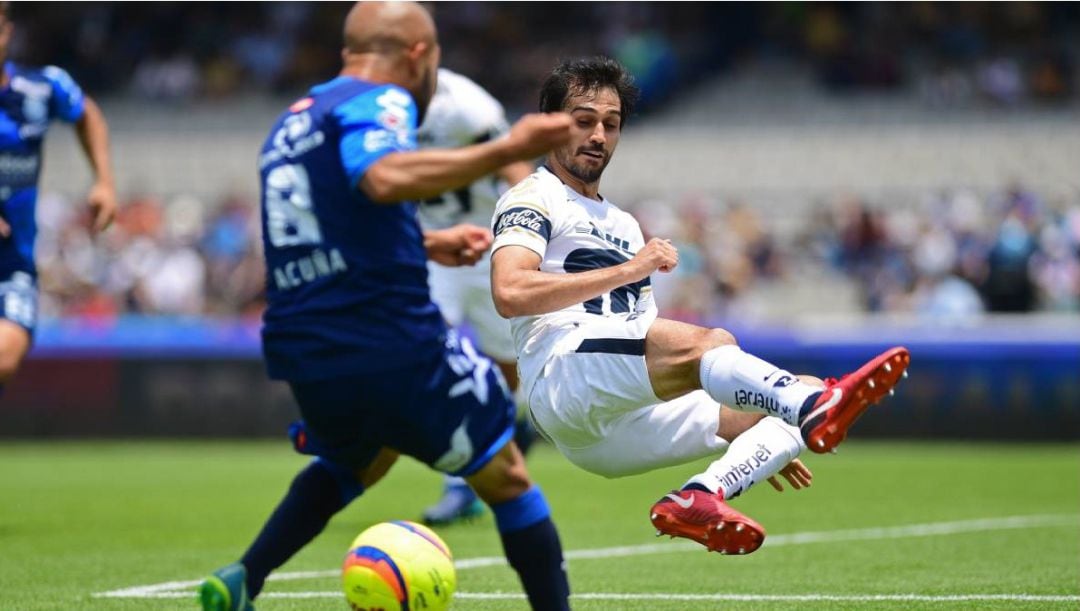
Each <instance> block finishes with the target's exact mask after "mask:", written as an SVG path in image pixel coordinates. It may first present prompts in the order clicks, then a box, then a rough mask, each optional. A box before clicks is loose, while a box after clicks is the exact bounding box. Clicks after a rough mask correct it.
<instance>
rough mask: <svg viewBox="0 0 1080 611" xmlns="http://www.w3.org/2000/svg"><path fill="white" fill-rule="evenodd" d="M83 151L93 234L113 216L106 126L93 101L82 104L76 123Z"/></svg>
mask: <svg viewBox="0 0 1080 611" xmlns="http://www.w3.org/2000/svg"><path fill="white" fill-rule="evenodd" d="M75 132H76V133H77V134H78V136H79V143H80V144H82V148H83V152H84V153H85V154H86V159H87V161H89V162H90V168H91V169H92V170H93V172H94V184H93V186H91V187H90V192H89V194H88V195H87V196H86V203H87V205H89V206H90V211H91V212H92V213H93V215H94V231H103V230H104V229H105V228H106V227H108V226H109V224H110V223H112V220H113V217H114V216H116V186H115V182H114V181H113V173H112V162H111V160H110V158H109V125H108V123H106V122H105V114H104V113H102V112H101V108H100V107H99V106H98V105H97V103H96V102H94V100H92V99H90V98H89V97H87V98H86V99H85V100H84V101H83V116H82V118H80V119H79V120H78V121H76V123H75Z"/></svg>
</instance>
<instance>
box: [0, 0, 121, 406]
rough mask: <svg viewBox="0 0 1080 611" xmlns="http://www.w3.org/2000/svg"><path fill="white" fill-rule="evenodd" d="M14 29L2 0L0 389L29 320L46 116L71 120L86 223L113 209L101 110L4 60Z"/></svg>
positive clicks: (60, 79)
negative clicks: (83, 173) (86, 171)
mask: <svg viewBox="0 0 1080 611" xmlns="http://www.w3.org/2000/svg"><path fill="white" fill-rule="evenodd" d="M14 29H15V26H14V24H13V23H12V21H11V13H10V3H8V2H0V64H3V74H0V392H2V390H3V386H4V385H5V384H7V383H8V382H9V381H10V380H11V378H12V376H14V375H15V371H16V370H17V369H18V368H19V364H20V363H22V360H23V358H24V357H25V356H26V352H27V351H28V350H29V349H30V343H31V340H32V337H33V334H34V328H35V326H36V325H37V301H38V299H37V295H38V286H37V269H36V267H35V265H34V238H35V237H36V236H37V221H36V220H35V216H34V215H35V213H34V208H35V203H36V201H37V183H38V178H39V177H40V174H41V157H42V151H41V146H42V143H43V141H44V139H45V132H46V131H47V130H48V128H49V122H50V121H52V120H53V119H60V120H62V121H66V122H68V123H74V124H75V133H76V134H78V136H79V142H80V143H81V144H82V148H83V152H85V153H86V158H87V160H88V161H89V162H90V168H91V170H92V171H93V173H94V177H95V180H94V184H93V186H92V187H91V188H90V193H89V195H87V198H86V201H87V204H88V205H89V206H90V213H91V215H92V223H93V228H94V230H95V231H103V230H104V229H105V228H106V227H108V226H109V223H111V222H112V219H113V216H114V215H115V214H116V189H115V187H114V184H113V174H112V166H111V164H110V162H109V128H108V125H107V124H106V122H105V116H104V115H103V114H102V112H101V109H100V108H99V107H98V105H97V104H95V103H94V101H93V100H91V99H90V98H89V97H88V96H86V95H84V94H83V92H82V90H81V89H79V86H78V85H77V84H75V81H73V80H72V79H71V77H70V76H68V74H67V72H64V71H63V70H61V69H60V68H57V67H56V66H46V67H44V68H40V69H38V68H28V67H25V66H20V65H18V64H15V63H14V62H11V61H9V60H8V57H7V56H8V46H9V44H10V43H11V36H12V33H13V32H14Z"/></svg>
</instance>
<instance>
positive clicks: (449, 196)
mask: <svg viewBox="0 0 1080 611" xmlns="http://www.w3.org/2000/svg"><path fill="white" fill-rule="evenodd" d="M509 131H510V124H509V123H507V121H506V112H505V111H504V110H503V107H502V104H499V102H498V101H497V100H496V99H495V98H493V97H491V94H489V93H488V92H487V91H484V88H483V87H481V86H480V85H477V84H476V83H474V82H472V81H471V80H469V79H468V78H466V77H464V76H462V75H460V74H457V73H456V72H451V71H450V70H447V69H446V68H439V78H438V85H437V86H436V89H435V96H434V97H433V98H432V99H431V104H430V106H428V110H427V114H426V115H425V117H424V122H423V124H422V125H420V129H419V130H418V132H417V142H418V143H419V145H420V147H421V148H457V147H462V146H468V145H470V144H479V143H481V142H486V141H488V140H495V139H497V138H501V137H502V136H504V135H505V134H506V133H507V132H509ZM498 200H499V180H498V177H496V176H488V177H485V178H481V179H480V180H477V181H476V182H474V183H472V184H471V185H469V186H467V187H463V188H461V189H458V190H457V191H451V192H448V193H444V194H442V195H440V196H438V197H434V198H432V199H429V200H426V201H424V202H421V206H420V223H421V224H422V225H423V227H424V228H425V229H445V228H446V227H450V226H453V225H457V224H459V223H472V224H474V225H480V226H481V227H486V226H487V225H489V224H490V223H491V215H492V213H494V212H495V202H497V201H498Z"/></svg>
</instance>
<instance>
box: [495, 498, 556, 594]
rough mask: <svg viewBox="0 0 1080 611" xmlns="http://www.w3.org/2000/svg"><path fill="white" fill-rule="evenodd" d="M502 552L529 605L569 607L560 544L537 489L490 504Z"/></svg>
mask: <svg viewBox="0 0 1080 611" xmlns="http://www.w3.org/2000/svg"><path fill="white" fill-rule="evenodd" d="M491 512H492V513H494V514H495V523H496V525H498V527H499V536H501V537H502V544H503V552H504V553H505V554H506V560H507V562H509V563H510V566H511V567H513V569H514V570H515V571H517V574H518V577H519V578H520V579H521V585H522V587H524V588H525V594H526V596H528V597H529V605H530V606H531V607H532V608H533V609H534V610H536V611H550V610H563V609H567V610H568V609H570V601H569V598H570V582H569V581H568V580H567V578H566V571H565V570H564V569H563V554H562V544H561V543H560V542H559V533H558V531H556V530H555V524H554V523H553V522H552V521H551V511H550V510H549V509H548V506H547V501H546V500H545V499H544V495H543V493H542V492H540V489H539V488H537V487H536V486H533V487H532V488H530V489H529V490H528V491H527V492H525V494H523V495H521V496H519V497H518V498H516V499H514V500H512V501H507V502H505V503H499V504H498V505H492V507H491Z"/></svg>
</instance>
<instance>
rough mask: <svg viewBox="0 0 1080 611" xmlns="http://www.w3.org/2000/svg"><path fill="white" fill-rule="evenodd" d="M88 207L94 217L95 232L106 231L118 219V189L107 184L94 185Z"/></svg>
mask: <svg viewBox="0 0 1080 611" xmlns="http://www.w3.org/2000/svg"><path fill="white" fill-rule="evenodd" d="M86 205H88V206H90V214H91V215H93V220H94V232H95V233H101V232H102V231H105V229H107V228H108V227H109V225H110V224H112V222H113V219H114V218H115V217H116V189H114V188H113V186H112V185H111V184H109V183H106V182H101V181H98V182H96V183H94V186H93V187H90V193H89V194H87V196H86Z"/></svg>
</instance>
